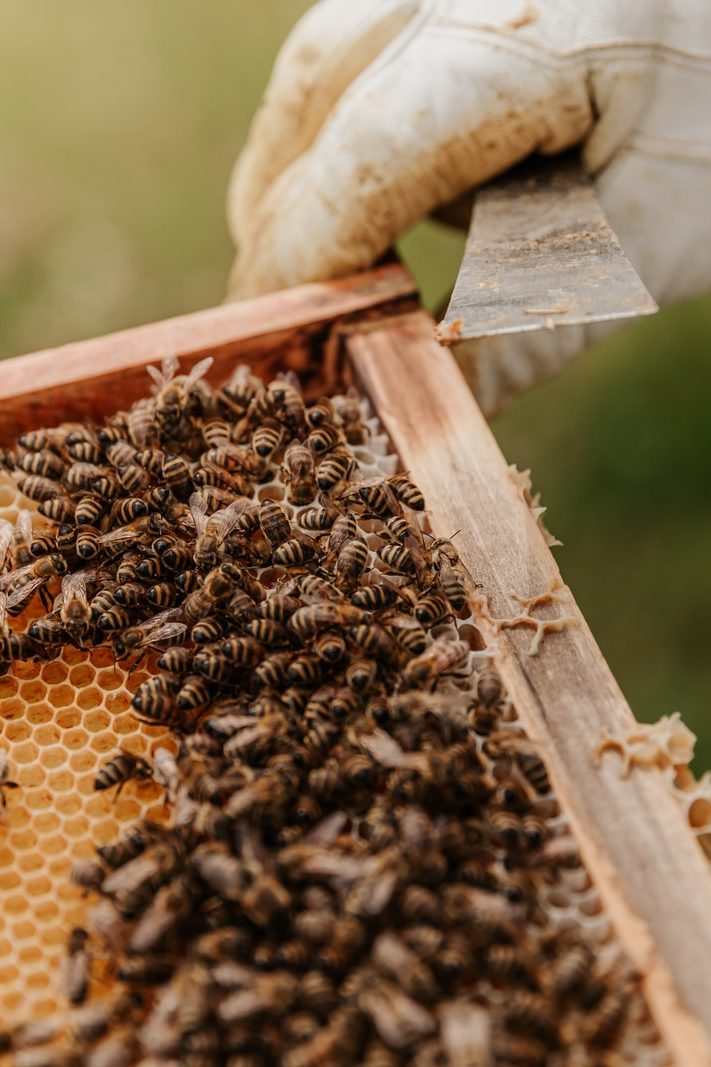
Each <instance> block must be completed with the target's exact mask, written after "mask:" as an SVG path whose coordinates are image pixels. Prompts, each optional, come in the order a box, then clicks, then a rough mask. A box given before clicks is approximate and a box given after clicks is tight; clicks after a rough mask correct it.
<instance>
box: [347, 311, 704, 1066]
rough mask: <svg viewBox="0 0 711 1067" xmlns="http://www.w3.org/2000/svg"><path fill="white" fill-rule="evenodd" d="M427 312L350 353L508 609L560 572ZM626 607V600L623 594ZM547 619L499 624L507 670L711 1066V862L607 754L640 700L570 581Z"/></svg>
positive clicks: (429, 493)
mask: <svg viewBox="0 0 711 1067" xmlns="http://www.w3.org/2000/svg"><path fill="white" fill-rule="evenodd" d="M433 330H434V327H433V323H432V322H431V320H430V319H429V318H428V317H427V316H426V315H424V314H423V313H416V314H414V315H408V316H401V317H399V318H397V319H393V320H391V321H390V323H383V324H382V325H381V326H380V327H379V328H376V329H370V330H369V331H368V332H367V334H354V335H352V336H351V337H350V338H349V339H348V348H349V352H350V355H351V359H352V361H353V364H354V366H355V370H356V373H357V375H358V376H359V377H360V379H361V382H362V384H363V386H364V387H365V388H366V390H367V392H368V393H369V395H370V397H371V400H372V402H373V404H374V406H375V407H376V409H377V412H378V414H379V416H380V418H381V420H382V421H383V423H384V425H385V428H386V430H387V432H388V433H389V435H390V437H391V440H392V442H393V444H394V446H395V450H396V451H397V452H398V453H399V455H400V457H401V460H402V464H403V466H404V467H405V469H408V470H409V471H410V472H411V474H412V477H413V479H414V480H415V481H416V482H417V484H418V485H419V486H420V487H421V488H422V490H423V492H424V493H425V497H426V500H427V504H428V508H429V509H430V515H431V523H432V527H433V529H434V532H435V533H437V534H439V535H441V536H451V535H452V534H453V533H454V531H456V530H458V531H460V532H459V534H458V536H457V539H456V544H457V547H458V550H459V552H460V556H461V559H462V561H463V563H464V564H465V566H466V567H467V569H468V571H469V574H470V575H471V581H472V592H474V593H475V594H476V595H478V596H481V595H482V594H484V595H485V596H486V597H488V609H489V611H490V614H491V616H492V617H493V618H494V619H501V618H510V617H512V616H515V615H517V614H519V612H520V610H521V609H520V604H518V603H517V602H516V600H515V599H514V598H513V597H512V593H517V594H519V595H521V596H534V595H536V594H539V593H541V592H544V591H545V590H547V589H548V588H550V586H551V585H552V583H553V582H555V581H556V580H559V578H560V576H559V571H558V567H557V566H556V563H555V561H554V559H553V556H552V555H551V553H550V551H549V549H548V548H547V546H546V544H545V543H544V540H543V537H542V535H541V533H540V531H539V529H538V527H537V525H536V522H535V520H534V518H533V516H532V515H531V513H530V510H529V508H528V506H527V505H526V503H525V502H524V500H523V497H522V494H521V491H520V489H519V488H518V487H517V485H516V484H515V482H514V480H513V479H512V477H511V475H510V472H509V468H508V467H507V464H506V461H505V460H504V457H503V456H502V454H501V452H500V450H499V448H498V446H497V444H496V442H495V440H494V438H493V435H492V433H491V431H490V429H489V427H488V426H487V424H486V422H485V421H484V419H483V417H482V415H481V413H480V412H479V409H478V408H477V406H476V404H475V402H474V400H473V398H472V396H471V393H470V391H469V389H468V388H467V386H466V384H465V381H464V379H463V377H462V375H461V373H460V372H459V370H458V368H457V366H456V363H455V361H454V359H453V358H452V356H451V355H450V353H449V352H448V351H447V350H445V349H444V348H442V347H440V346H439V345H438V344H437V343H436V342H435V340H434V332H433ZM610 610H611V611H614V602H613V601H611V603H610ZM537 614H539V615H540V616H541V617H545V618H555V617H556V616H562V615H566V616H574V617H575V623H574V625H567V626H566V627H565V628H564V629H563V631H562V632H561V633H553V634H549V635H548V636H546V637H544V639H543V643H542V646H541V650H540V653H539V654H538V655H536V656H532V655H530V654H529V649H530V644H531V631H530V630H523V629H504V630H501V631H500V633H498V634H497V627H496V626H495V625H494V624H492V623H491V621H489V620H488V619H487V617H486V615H487V612H486V611H484V612H483V613H482V617H481V620H480V621H481V629H482V632H483V634H484V635H485V637H486V638H487V639H488V640H491V641H493V640H496V639H497V637H498V640H499V645H500V649H501V657H500V659H499V660H497V666H498V668H499V670H500V671H501V674H502V676H503V678H504V681H505V683H506V685H507V687H508V689H509V692H510V694H511V697H512V699H513V701H514V704H515V706H516V708H517V711H518V713H519V716H520V718H521V719H522V721H523V723H524V725H525V727H526V729H527V731H528V732H529V734H530V736H531V739H532V740H533V741H534V743H535V744H536V745H537V746H538V747H539V750H540V751H541V754H542V755H543V757H544V758H545V760H546V762H547V764H548V767H549V770H550V773H551V778H552V780H553V783H554V787H555V791H556V794H557V795H558V798H559V800H560V801H561V803H562V806H563V808H564V810H565V811H566V813H567V815H568V817H569V819H570V822H571V824H572V826H573V829H574V832H575V833H576V835H577V837H578V839H579V843H580V847H581V851H582V853H583V857H584V859H585V860H586V864H587V866H588V869H589V871H590V872H592V873H593V877H594V878H595V880H596V883H597V886H598V889H599V891H600V895H601V898H602V900H603V902H604V904H605V906H606V908H607V909H608V912H609V914H610V916H611V918H612V920H613V922H614V924H615V926H616V928H617V931H618V933H619V936H620V938H621V940H622V942H623V944H624V945H625V947H626V949H627V951H628V953H629V955H630V957H631V959H632V960H633V962H634V964H635V965H636V966H637V967H638V968H639V969H640V971H641V972H642V974H643V976H644V986H645V993H646V996H647V999H648V1002H649V1005H650V1009H651V1010H652V1012H653V1014H654V1016H655V1018H656V1021H657V1024H658V1026H659V1028H660V1031H661V1033H662V1035H663V1037H664V1039H665V1040H666V1042H667V1043H668V1046H669V1048H670V1049H671V1050H672V1052H673V1054H674V1056H675V1060H676V1062H677V1063H678V1064H684V1065H688V1067H701V1065H708V1064H711V921H710V919H709V916H710V914H711V869H710V868H709V865H708V862H707V860H706V859H705V857H704V856H703V854H702V852H701V849H700V848H699V846H698V844H697V842H696V840H695V839H694V837H693V835H692V834H691V832H690V830H689V829H688V827H687V825H686V823H685V821H684V818H683V815H682V812H681V810H680V808H679V807H678V805H677V804H676V803H675V801H674V800H673V799H672V797H671V796H670V794H669V791H668V789H667V787H666V785H665V783H664V781H663V779H662V777H661V775H660V774H659V773H658V772H656V771H651V770H644V771H642V770H636V771H633V773H632V775H631V776H630V778H628V779H621V778H620V776H619V763H618V761H617V760H614V759H609V760H605V761H604V762H603V764H602V767H601V769H599V770H598V769H596V768H595V767H594V766H593V764H592V759H591V757H592V753H593V750H594V748H595V746H596V743H597V740H598V738H599V735H600V732H601V730H602V729H603V728H605V729H607V730H609V731H611V732H612V733H614V734H617V735H620V736H622V735H624V734H625V732H626V731H629V728H630V726H631V725H632V723H633V718H632V714H631V712H630V710H629V707H628V705H627V703H626V701H625V699H624V697H623V695H622V693H621V691H620V689H619V687H618V686H617V683H616V682H615V680H614V678H613V676H612V674H611V672H610V670H609V668H608V666H607V664H606V663H605V660H604V659H603V657H602V654H601V652H600V650H599V648H598V647H597V645H596V643H595V640H594V638H593V636H592V634H591V632H590V630H589V628H588V626H587V624H586V623H585V620H584V618H583V617H582V615H581V614H580V612H579V610H578V608H577V606H576V604H575V601H574V600H573V597H572V595H571V594H570V592H569V590H567V589H566V588H565V587H563V590H562V599H561V602H560V603H559V604H557V605H556V606H554V607H552V608H542V609H539V611H538V612H537Z"/></svg>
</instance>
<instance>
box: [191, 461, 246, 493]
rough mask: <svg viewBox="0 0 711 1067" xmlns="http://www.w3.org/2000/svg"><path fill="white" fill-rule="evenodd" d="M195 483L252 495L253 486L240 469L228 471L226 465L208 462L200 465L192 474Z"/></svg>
mask: <svg viewBox="0 0 711 1067" xmlns="http://www.w3.org/2000/svg"><path fill="white" fill-rule="evenodd" d="M192 480H193V483H194V484H195V485H197V486H199V487H201V488H202V487H205V486H209V487H215V488H217V489H222V490H224V491H225V492H228V493H231V494H233V495H237V496H251V495H252V486H251V485H250V483H249V482H248V481H247V479H246V478H245V477H244V475H242V474H240V473H239V471H228V470H225V468H224V467H218V466H215V465H214V464H212V463H206V464H204V465H203V466H202V467H198V469H197V470H196V471H195V473H194V474H193V476H192Z"/></svg>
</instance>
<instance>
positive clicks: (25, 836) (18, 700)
mask: <svg viewBox="0 0 711 1067" xmlns="http://www.w3.org/2000/svg"><path fill="white" fill-rule="evenodd" d="M20 507H24V508H27V509H29V507H31V505H29V504H28V502H27V501H26V500H25V499H24V498H22V497H21V496H20V494H19V492H18V491H17V490H16V488H15V486H14V484H13V483H12V482H11V481H10V480H9V479H5V480H4V481H3V482H2V483H0V518H4V519H8V520H9V521H12V522H14V521H15V519H16V517H17V513H18V510H19V509H20ZM24 622H25V620H24V619H22V618H21V619H19V620H18V628H24ZM146 677H147V675H146V671H145V670H144V669H138V670H136V671H134V672H133V673H131V674H129V673H128V672H127V671H125V670H123V669H122V668H121V667H119V666H117V665H115V664H114V662H113V657H112V655H111V653H110V652H109V651H108V650H107V649H99V650H94V651H93V652H91V653H86V652H81V651H79V650H78V649H74V648H68V649H65V650H64V651H63V652H62V654H61V655H60V656H58V657H57V658H56V659H52V660H49V661H48V662H45V663H41V664H35V663H16V664H14V665H13V667H12V669H11V671H10V672H9V673H7V674H6V675H4V676H3V677H0V748H2V750H3V752H4V753H5V754H6V755H7V757H8V759H9V760H10V763H11V767H12V770H11V779H12V780H13V781H15V782H16V783H17V785H18V788H16V789H13V788H6V789H5V791H4V796H5V806H4V809H2V810H1V811H0V1029H4V1028H5V1027H7V1026H10V1025H15V1024H17V1023H19V1022H23V1021H25V1020H27V1019H30V1018H37V1017H39V1016H40V1015H44V1014H48V1013H51V1012H53V1011H55V1010H56V1009H57V1008H59V1009H61V1008H63V1007H64V1006H65V1001H64V998H63V996H62V993H61V990H60V987H59V986H60V973H61V966H60V961H61V958H62V956H63V954H64V947H65V943H66V937H67V932H68V930H69V929H71V927H72V926H76V925H82V924H83V922H84V921H85V918H86V914H85V913H86V903H85V901H84V899H83V897H82V892H81V890H80V889H79V888H78V887H76V886H74V885H72V884H70V882H69V877H68V875H69V870H70V868H71V866H72V864H73V863H74V862H75V861H76V860H79V859H85V858H87V857H90V856H92V855H93V851H94V848H95V847H96V845H101V844H104V843H106V842H107V841H112V840H113V839H114V838H116V837H118V836H119V834H120V833H121V830H122V828H123V827H125V826H126V825H127V824H129V823H132V822H133V821H134V820H135V819H137V818H141V817H142V816H147V817H149V818H151V819H162V818H164V817H165V814H166V809H165V807H164V804H163V797H162V791H161V789H160V787H159V786H158V785H156V784H155V783H154V782H139V783H136V782H129V783H127V784H126V786H125V787H124V789H123V791H122V793H121V795H120V797H119V798H118V800H115V798H114V796H113V793H114V792H115V790H107V791H106V792H98V793H97V792H95V791H94V777H95V776H96V772H97V770H98V768H99V767H100V766H101V764H102V763H104V762H105V761H106V760H107V759H108V758H109V757H110V755H111V754H112V753H114V752H115V751H116V750H117V749H118V748H119V747H120V746H122V747H124V748H126V749H128V750H129V751H131V752H134V753H136V754H138V755H142V756H150V755H151V754H152V752H153V751H154V749H155V748H156V747H157V746H158V745H159V744H165V731H164V730H163V728H162V727H158V726H148V725H146V724H144V723H141V722H139V721H138V720H137V719H136V717H135V715H134V714H133V713H132V710H131V697H132V694H133V693H134V692H135V690H136V687H137V686H138V685H139V684H140V683H141V681H143V680H144V679H145V678H146Z"/></svg>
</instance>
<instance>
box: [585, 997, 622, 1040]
mask: <svg viewBox="0 0 711 1067" xmlns="http://www.w3.org/2000/svg"><path fill="white" fill-rule="evenodd" d="M630 1003H631V997H630V992H629V989H627V988H623V989H612V990H610V991H609V992H608V993H607V995H606V996H605V998H604V1000H603V1001H602V1003H601V1004H600V1005H599V1006H598V1007H597V1008H596V1009H595V1011H594V1012H592V1013H591V1014H589V1015H587V1016H586V1018H585V1020H584V1022H583V1036H584V1037H585V1038H587V1040H588V1041H590V1042H591V1043H592V1044H593V1045H597V1046H604V1045H609V1044H611V1043H612V1041H613V1040H614V1038H615V1036H616V1035H617V1033H618V1032H619V1030H620V1028H621V1026H622V1024H623V1022H624V1021H625V1017H626V1016H627V1012H628V1011H629V1008H630Z"/></svg>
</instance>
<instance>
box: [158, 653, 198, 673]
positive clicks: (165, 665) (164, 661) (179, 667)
mask: <svg viewBox="0 0 711 1067" xmlns="http://www.w3.org/2000/svg"><path fill="white" fill-rule="evenodd" d="M194 655H195V652H194V650H193V649H192V648H183V647H173V648H168V649H166V650H165V652H163V653H162V654H161V655H160V656H159V657H158V666H159V667H160V669H161V670H163V671H170V672H171V674H187V673H189V672H190V670H191V668H192V663H193V656H194Z"/></svg>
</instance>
